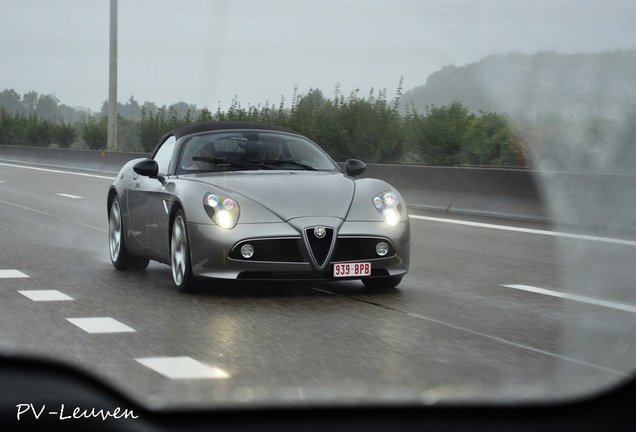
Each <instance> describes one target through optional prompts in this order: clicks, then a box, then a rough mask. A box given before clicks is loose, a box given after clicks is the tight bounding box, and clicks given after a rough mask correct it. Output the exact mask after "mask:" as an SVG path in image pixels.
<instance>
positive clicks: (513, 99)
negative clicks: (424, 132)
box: [400, 49, 636, 118]
mask: <svg viewBox="0 0 636 432" xmlns="http://www.w3.org/2000/svg"><path fill="white" fill-rule="evenodd" d="M453 101H456V102H460V103H461V104H462V105H464V106H465V107H467V108H468V109H469V111H471V112H478V111H482V110H483V111H494V112H501V113H507V114H511V115H515V116H517V115H519V116H524V117H531V116H535V115H536V114H537V113H539V112H546V111H549V112H559V113H560V114H561V115H562V116H563V117H565V118H568V117H574V116H577V117H578V116H581V115H583V116H599V117H606V118H610V117H613V116H615V115H618V114H620V113H622V112H623V111H624V110H625V107H631V108H634V106H635V105H636V49H635V50H626V51H612V52H603V53H598V54H559V53H553V52H539V53H536V54H533V55H526V54H519V53H510V54H506V55H492V56H489V57H485V58H484V59H482V60H480V61H479V62H477V63H472V64H468V65H465V66H459V67H456V66H446V67H443V68H442V69H441V70H439V71H437V72H435V73H433V74H431V75H430V76H429V77H428V79H427V81H426V84H425V85H423V86H419V87H415V88H413V89H412V90H409V91H406V92H405V93H404V94H403V95H402V97H401V99H400V109H401V110H402V111H404V110H405V109H407V107H409V106H410V107H411V108H413V107H414V108H415V109H416V110H417V111H418V112H420V113H424V112H425V110H426V106H429V107H430V106H432V105H435V106H445V105H449V104H450V103H451V102H453Z"/></svg>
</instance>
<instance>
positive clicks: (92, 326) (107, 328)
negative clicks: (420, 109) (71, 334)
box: [66, 317, 137, 333]
mask: <svg viewBox="0 0 636 432" xmlns="http://www.w3.org/2000/svg"><path fill="white" fill-rule="evenodd" d="M66 319H67V321H69V322H71V323H72V324H75V325H76V326H78V327H79V328H81V329H82V330H84V331H85V332H87V333H127V332H136V331H137V330H135V329H132V328H130V327H128V326H127V325H125V324H122V323H120V322H119V321H117V320H115V319H113V318H107V317H104V318H66Z"/></svg>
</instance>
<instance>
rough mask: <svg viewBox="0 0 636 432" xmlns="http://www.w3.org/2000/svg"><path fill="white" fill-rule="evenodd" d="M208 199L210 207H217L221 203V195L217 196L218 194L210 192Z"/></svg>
mask: <svg viewBox="0 0 636 432" xmlns="http://www.w3.org/2000/svg"><path fill="white" fill-rule="evenodd" d="M207 201H208V205H209V206H210V207H216V206H218V205H219V197H217V196H216V195H212V194H208V195H207Z"/></svg>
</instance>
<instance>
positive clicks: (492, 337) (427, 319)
mask: <svg viewBox="0 0 636 432" xmlns="http://www.w3.org/2000/svg"><path fill="white" fill-rule="evenodd" d="M312 289H314V290H316V291H320V292H324V293H328V294H331V295H334V296H338V297H344V296H343V295H342V294H338V293H335V292H331V291H327V290H323V289H319V288H315V287H312ZM363 301H364V300H363ZM393 310H395V311H396V312H402V313H405V314H406V315H407V316H410V317H412V318H417V319H420V320H424V321H428V322H431V323H435V324H438V325H442V326H446V327H450V328H453V329H455V330H459V331H462V332H467V333H470V334H473V335H475V336H480V337H484V338H487V339H491V340H494V341H497V342H500V343H503V344H506V345H510V346H514V347H516V348H521V349H524V350H528V351H532V352H535V353H539V354H543V355H547V356H550V357H554V358H558V359H561V360H565V361H569V362H573V363H577V364H580V365H584V366H589V367H592V368H594V369H599V370H602V371H605V372H609V373H611V374H615V375H621V376H630V374H627V373H625V372H621V371H617V370H615V369H610V368H606V367H603V366H599V365H596V364H594V363H588V362H584V361H582V360H577V359H575V358H572V357H566V356H562V355H560V354H556V353H553V352H551V351H546V350H542V349H539V348H534V347H531V346H529V345H524V344H520V343H517V342H512V341H509V340H507V339H503V338H500V337H497V336H492V335H489V334H487V333H481V332H478V331H475V330H473V329H470V328H467V327H462V326H458V325H455V324H451V323H449V322H446V321H442V320H438V319H435V318H430V317H427V316H424V315H420V314H416V313H412V312H406V311H402V310H399V309H393Z"/></svg>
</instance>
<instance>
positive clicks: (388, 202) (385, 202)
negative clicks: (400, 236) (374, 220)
mask: <svg viewBox="0 0 636 432" xmlns="http://www.w3.org/2000/svg"><path fill="white" fill-rule="evenodd" d="M373 205H374V206H375V208H376V209H377V210H378V211H379V212H380V214H381V215H382V216H384V219H386V222H387V223H388V224H389V225H391V226H397V225H398V224H399V223H400V220H402V204H401V203H400V200H399V199H398V197H397V195H395V193H393V192H391V191H388V192H382V193H381V194H378V195H376V196H374V197H373Z"/></svg>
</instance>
